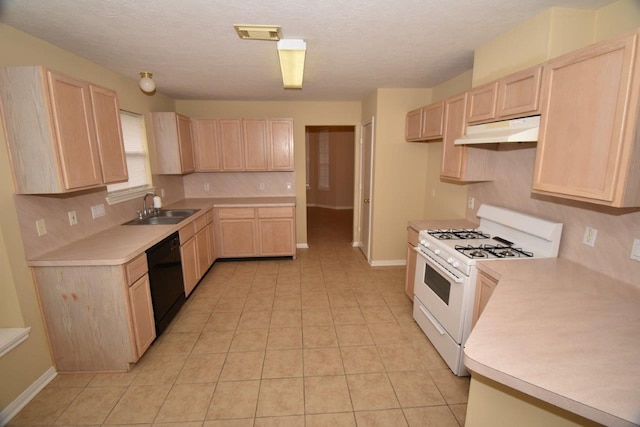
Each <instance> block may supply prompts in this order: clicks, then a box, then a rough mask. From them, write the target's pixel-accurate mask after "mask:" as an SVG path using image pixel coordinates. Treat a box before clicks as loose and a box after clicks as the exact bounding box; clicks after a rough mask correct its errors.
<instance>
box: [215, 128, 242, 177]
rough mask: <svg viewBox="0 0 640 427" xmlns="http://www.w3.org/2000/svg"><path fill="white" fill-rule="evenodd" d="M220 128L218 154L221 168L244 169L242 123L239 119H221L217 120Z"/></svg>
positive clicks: (227, 169)
mask: <svg viewBox="0 0 640 427" xmlns="http://www.w3.org/2000/svg"><path fill="white" fill-rule="evenodd" d="M218 126H219V129H220V133H219V136H220V155H221V156H222V170H224V171H243V170H244V145H243V142H242V123H241V120H240V119H222V120H219V121H218Z"/></svg>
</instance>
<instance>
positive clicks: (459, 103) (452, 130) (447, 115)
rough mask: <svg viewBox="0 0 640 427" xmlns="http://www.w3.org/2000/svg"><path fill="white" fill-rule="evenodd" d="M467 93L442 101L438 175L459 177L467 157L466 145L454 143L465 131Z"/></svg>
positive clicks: (462, 172) (461, 174) (461, 175)
mask: <svg viewBox="0 0 640 427" xmlns="http://www.w3.org/2000/svg"><path fill="white" fill-rule="evenodd" d="M466 105H467V94H466V93H463V94H461V95H458V96H454V97H452V98H449V99H447V100H446V101H445V102H444V138H443V142H444V143H443V146H442V165H441V170H440V176H442V177H444V178H452V179H461V178H462V177H463V174H464V165H465V163H466V158H467V153H466V150H467V147H464V146H460V145H457V146H456V145H454V141H455V140H456V138H458V137H460V136H462V135H463V134H464V131H465V127H466V122H465V117H466Z"/></svg>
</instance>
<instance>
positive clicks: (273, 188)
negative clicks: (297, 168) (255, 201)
mask: <svg viewBox="0 0 640 427" xmlns="http://www.w3.org/2000/svg"><path fill="white" fill-rule="evenodd" d="M184 193H185V197H187V198H202V197H264V196H295V195H296V175H295V172H224V173H194V174H191V175H187V176H185V177H184Z"/></svg>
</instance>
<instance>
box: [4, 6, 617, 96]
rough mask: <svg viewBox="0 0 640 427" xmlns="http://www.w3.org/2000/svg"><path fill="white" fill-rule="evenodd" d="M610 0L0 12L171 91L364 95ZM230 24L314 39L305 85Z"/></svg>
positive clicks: (430, 78)
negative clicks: (560, 10) (293, 83)
mask: <svg viewBox="0 0 640 427" xmlns="http://www.w3.org/2000/svg"><path fill="white" fill-rule="evenodd" d="M611 2H612V0H368V1H364V0H347V1H344V0H342V1H336V0H320V1H313V2H312V1H301V0H272V1H269V2H267V1H260V0H242V1H239V0H236V1H229V0H137V1H128V0H52V1H49V0H47V1H35V0H0V22H4V23H6V24H8V25H10V26H12V27H14V28H17V29H19V30H22V31H24V32H27V33H29V34H32V35H34V36H36V37H38V38H40V39H44V40H47V41H49V42H51V43H53V44H54V45H57V46H59V47H61V48H63V49H66V50H68V51H70V52H73V53H76V54H78V55H80V56H82V57H85V58H87V59H89V60H91V61H93V62H95V63H97V64H100V65H102V66H104V67H105V68H107V69H110V70H113V71H115V72H117V73H119V74H122V75H125V76H131V78H137V75H138V73H139V72H140V71H150V72H152V73H153V75H154V80H155V81H156V85H157V87H158V90H159V91H161V92H163V93H165V94H167V95H169V96H171V97H173V98H175V99H217V100H298V101H323V100H326V101H335V100H349V101H360V100H362V99H364V98H365V97H366V96H368V95H369V94H371V93H372V91H373V90H374V89H375V88H400V87H402V88H416V87H433V86H435V85H438V84H440V83H442V82H443V81H446V80H448V79H450V78H451V77H454V76H456V75H458V74H460V73H462V72H463V71H465V70H468V69H470V68H471V67H472V65H473V51H474V49H475V48H476V47H478V46H480V45H482V44H483V43H485V42H487V41H489V40H491V39H492V38H494V37H495V36H497V35H499V34H501V33H503V32H504V31H506V30H507V29H509V28H510V27H513V26H514V25H517V24H519V23H521V22H523V21H526V20H527V19H529V18H531V17H533V16H535V15H536V14H538V13H540V12H541V11H543V10H545V9H548V8H549V7H552V6H563V7H579V8H587V9H597V8H598V7H601V6H603V5H605V4H608V3H611ZM234 24H269V25H271V24H275V25H281V26H282V33H283V38H302V39H304V40H305V41H306V43H307V56H306V63H305V76H304V84H303V89H302V90H284V89H283V88H282V81H281V77H280V67H279V63H278V54H277V50H276V43H275V42H270V41H249V40H241V39H240V38H239V37H238V36H237V34H236V32H235V31H234V29H233V25H234Z"/></svg>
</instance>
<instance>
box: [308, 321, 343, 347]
mask: <svg viewBox="0 0 640 427" xmlns="http://www.w3.org/2000/svg"><path fill="white" fill-rule="evenodd" d="M302 344H303V346H304V348H318V347H337V346H338V338H337V337H336V330H335V328H334V327H333V326H305V327H303V328H302Z"/></svg>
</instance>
